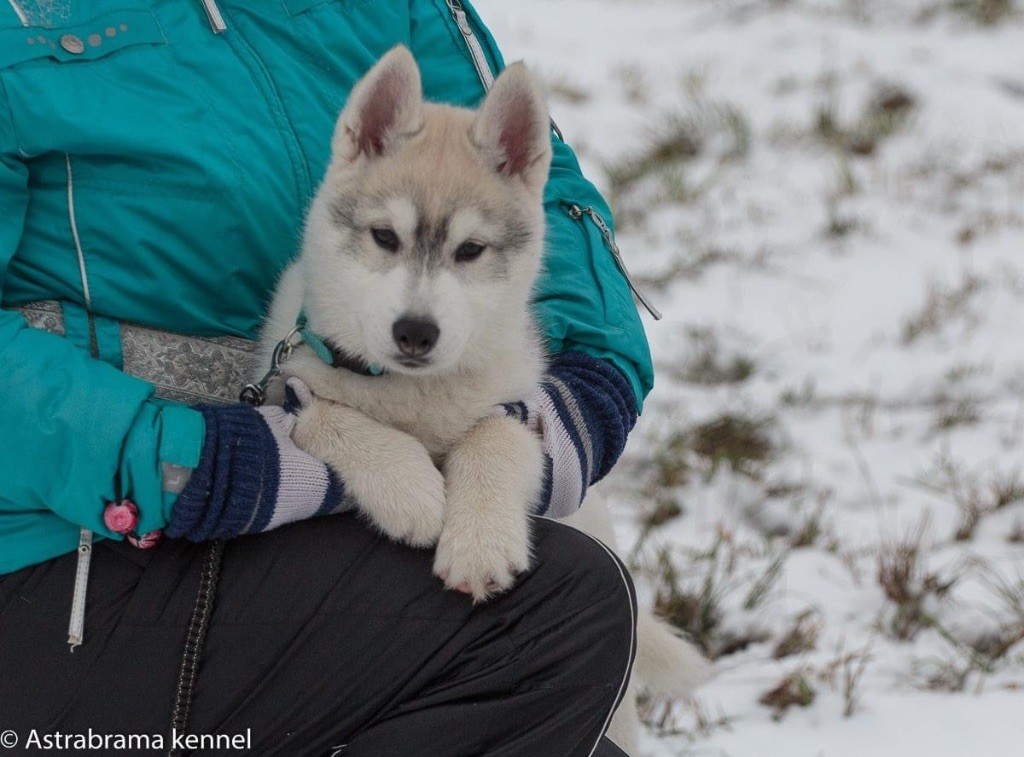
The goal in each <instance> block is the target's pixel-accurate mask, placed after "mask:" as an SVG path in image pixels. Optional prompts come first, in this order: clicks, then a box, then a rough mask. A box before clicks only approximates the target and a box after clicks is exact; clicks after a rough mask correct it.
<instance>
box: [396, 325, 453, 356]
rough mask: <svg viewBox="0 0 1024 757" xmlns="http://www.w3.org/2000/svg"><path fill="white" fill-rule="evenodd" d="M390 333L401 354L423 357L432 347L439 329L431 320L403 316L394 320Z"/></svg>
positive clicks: (439, 334) (435, 342)
mask: <svg viewBox="0 0 1024 757" xmlns="http://www.w3.org/2000/svg"><path fill="white" fill-rule="evenodd" d="M391 333H392V334H393V335H394V337H395V344H397V345H398V349H399V350H401V351H402V354H403V355H408V356H409V357H423V356H424V355H426V354H427V353H429V352H430V351H431V350H432V349H434V345H435V344H437V338H438V337H439V336H441V329H439V328H438V327H437V324H436V323H434V322H433V321H431V320H426V319H423V318H410V317H409V316H403V317H401V318H399V319H398V320H397V321H395V325H394V326H392V327H391Z"/></svg>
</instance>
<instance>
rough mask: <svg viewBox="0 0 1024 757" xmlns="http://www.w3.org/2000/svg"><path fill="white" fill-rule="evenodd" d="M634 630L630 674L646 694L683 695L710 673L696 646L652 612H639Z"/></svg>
mask: <svg viewBox="0 0 1024 757" xmlns="http://www.w3.org/2000/svg"><path fill="white" fill-rule="evenodd" d="M636 633H637V650H636V662H635V663H634V664H633V678H634V680H635V681H636V683H637V685H638V687H639V688H640V689H642V690H644V691H646V692H647V693H648V694H651V695H652V696H656V697H667V698H675V697H679V696H685V695H686V694H690V693H691V692H693V690H694V689H696V688H698V687H699V686H701V685H702V684H704V683H706V682H707V681H708V680H709V679H710V678H711V677H712V675H713V674H714V670H713V668H712V665H711V663H710V662H709V661H708V660H707V659H706V658H705V657H704V655H702V654H701V653H700V651H699V650H698V649H697V647H695V646H694V645H693V644H691V643H690V642H689V641H687V640H686V639H684V638H683V637H682V636H680V635H679V633H678V632H676V630H675V629H674V628H673V627H672V626H670V625H669V624H668V623H666V622H665V621H664V620H661V619H660V618H658V617H656V616H655V615H653V614H652V613H649V612H641V613H640V617H639V618H638V619H637V628H636Z"/></svg>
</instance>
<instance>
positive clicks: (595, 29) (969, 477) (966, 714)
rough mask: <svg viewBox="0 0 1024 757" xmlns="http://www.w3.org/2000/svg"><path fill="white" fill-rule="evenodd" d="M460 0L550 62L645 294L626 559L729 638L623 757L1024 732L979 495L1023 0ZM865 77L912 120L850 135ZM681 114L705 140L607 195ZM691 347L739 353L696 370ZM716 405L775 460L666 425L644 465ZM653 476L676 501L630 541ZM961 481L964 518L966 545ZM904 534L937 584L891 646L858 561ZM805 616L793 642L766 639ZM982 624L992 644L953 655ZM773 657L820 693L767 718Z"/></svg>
mask: <svg viewBox="0 0 1024 757" xmlns="http://www.w3.org/2000/svg"><path fill="white" fill-rule="evenodd" d="M475 4H476V6H477V8H478V10H479V11H480V13H481V15H482V16H483V18H484V19H485V20H486V21H487V22H488V24H489V26H490V27H491V29H492V31H493V32H494V33H495V35H496V37H497V38H498V40H499V41H500V43H501V44H502V47H503V49H504V52H505V54H506V57H507V58H508V59H510V60H511V59H516V58H525V59H526V60H527V61H528V62H529V63H530V64H531V65H532V66H533V67H534V69H535V70H537V71H539V72H540V73H541V74H542V75H543V76H544V77H545V79H546V80H547V81H548V82H549V87H550V89H551V91H552V111H553V114H554V116H555V119H556V120H557V121H558V123H559V125H560V127H561V128H562V130H563V131H564V133H565V135H566V138H567V139H568V141H569V142H570V143H572V144H573V145H574V146H575V147H576V148H577V150H578V152H579V153H580V157H581V160H582V162H583V165H584V168H585V170H586V172H587V174H588V176H590V177H591V178H592V179H593V180H594V181H595V182H596V183H597V184H598V185H599V186H600V187H601V188H602V189H603V190H605V191H607V192H609V194H610V196H611V197H612V199H613V202H614V204H615V206H616V211H617V216H618V219H619V227H620V228H619V235H618V236H619V242H620V246H621V247H622V249H623V252H624V254H625V256H626V259H627V261H628V263H629V265H630V267H631V269H632V271H633V272H634V273H635V274H637V275H638V276H640V277H641V278H642V279H645V280H647V284H646V285H645V288H646V290H647V292H648V294H649V295H650V296H651V297H652V299H653V300H654V301H655V303H656V304H657V305H658V306H659V307H660V308H662V309H663V310H664V311H665V319H664V320H663V321H662V322H660V323H657V324H654V323H653V322H651V321H650V320H649V319H648V320H647V323H648V334H649V337H650V340H651V344H652V350H653V353H654V357H655V362H656V366H657V369H658V385H657V387H656V389H655V391H654V393H653V394H652V396H651V397H650V398H649V400H648V404H647V411H646V412H645V414H644V416H643V417H642V418H641V421H640V423H639V425H638V427H637V429H636V431H635V432H634V434H633V436H632V440H631V443H630V447H629V449H628V450H627V453H626V455H625V457H624V458H623V460H622V462H621V463H620V465H619V466H618V467H617V469H616V471H615V472H614V473H613V474H612V476H611V477H610V478H609V480H608V481H607V482H606V483H604V484H602V485H601V489H602V493H603V495H604V496H605V498H606V499H608V500H609V501H610V502H611V503H613V508H614V512H615V515H616V518H617V521H616V528H617V531H618V535H619V537H620V540H621V546H622V548H623V549H622V551H623V553H624V554H625V555H626V556H627V557H628V558H629V559H630V560H631V563H632V565H633V567H634V573H635V574H636V576H637V581H638V584H639V586H640V587H641V590H642V595H643V596H644V597H646V601H648V602H650V601H651V599H652V598H653V597H654V596H655V595H656V594H657V593H658V591H659V587H660V588H662V589H664V585H663V584H662V583H659V582H662V581H663V577H662V576H659V574H658V571H657V570H655V567H656V564H657V561H656V559H655V558H656V556H657V554H658V553H659V551H663V552H665V554H667V555H669V556H670V558H671V560H672V562H673V564H674V565H675V566H676V569H677V570H678V572H679V585H680V587H682V589H683V590H686V591H689V592H691V593H692V592H696V591H698V590H699V589H700V587H701V585H702V582H703V581H704V580H705V577H706V576H707V575H709V572H710V573H711V574H713V575H714V576H716V581H718V582H719V583H718V584H717V585H718V587H719V589H720V591H719V592H718V597H717V603H718V612H719V615H720V622H719V623H718V625H717V626H716V627H715V628H713V629H711V631H710V633H709V638H710V640H711V642H712V643H713V644H720V643H721V642H722V641H723V640H724V639H728V638H733V639H735V638H747V640H748V641H749V643H748V644H747V645H746V646H744V647H742V648H740V649H738V651H730V653H728V654H722V655H721V656H720V657H719V658H718V659H717V661H716V666H717V668H718V670H719V674H718V676H717V677H716V679H715V680H713V681H712V682H711V683H710V684H708V685H707V686H706V687H705V688H704V689H702V690H701V691H700V692H698V694H697V696H696V697H695V698H694V700H693V701H691V702H677V703H668V704H664V703H656V705H655V707H654V709H653V710H652V720H653V721H655V722H654V723H652V724H651V725H649V727H648V730H647V732H646V733H645V735H644V749H645V753H646V754H649V755H654V756H656V757H667V756H668V755H683V754H685V755H732V756H733V757H745V756H747V755H751V756H753V755H764V754H778V755H789V756H792V757H799V756H801V755H807V756H808V757H847V756H849V757H862V756H863V755H872V757H885V756H887V755H893V756H894V757H895V756H897V755H898V756H899V757H907V756H908V755H930V756H934V757H944V756H945V755H960V754H964V753H976V752H977V753H983V754H985V755H987V757H1003V756H1004V755H1005V756H1007V757H1009V756H1010V755H1019V754H1021V753H1022V752H1024V745H1022V744H1024V718H1022V717H1021V716H1020V713H1021V710H1022V707H1024V693H1022V692H1021V689H1022V688H1024V642H1019V641H1018V642H1016V643H1014V642H1013V637H1012V634H1013V633H1014V632H1015V630H1019V629H1021V628H1022V627H1024V593H1022V594H1021V595H1015V591H1014V590H1015V589H1017V590H1019V589H1020V588H1021V586H1022V585H1024V584H1022V581H1024V544H1022V543H1021V542H1020V541H1019V539H1018V540H1017V541H1011V540H1010V538H1011V535H1012V534H1014V532H1015V531H1018V530H1020V529H1021V526H1020V524H1022V523H1024V501H1021V500H1020V499H1018V498H1015V497H1012V496H1011V497H1009V498H1010V499H1011V500H1012V501H1010V502H1009V503H1006V504H1004V505H1003V506H1000V507H998V508H997V507H996V506H995V504H996V501H995V498H996V494H995V493H994V492H995V491H996V489H998V488H999V487H1001V489H1002V490H1003V491H1009V490H1016V489H1019V488H1021V487H1024V447H1022V438H1024V345H1022V343H1021V336H1020V334H1021V324H1024V257H1022V255H1024V251H1022V249H1021V246H1022V243H1024V129H1022V128H1021V124H1022V123H1024V8H1022V7H1021V6H1020V5H1019V4H1018V6H1017V7H1016V9H1015V10H1011V12H1010V13H1009V14H1008V15H1007V16H1006V17H1005V18H1001V19H998V22H997V23H993V24H990V25H987V24H985V23H982V22H981V21H980V20H979V18H981V16H978V15H972V13H971V12H970V11H971V9H972V8H975V9H978V8H980V9H982V10H985V9H992V8H995V9H996V10H997V11H998V9H999V7H1001V6H1002V3H1000V2H998V0H965V1H963V2H952V0H900V1H899V2H891V1H890V2H884V0H777V1H770V0H559V1H558V2H542V1H541V0H517V2H514V3H513V2H508V1H507V0H503V1H501V0H477V2H476V3H475ZM885 87H890V88H892V87H896V88H898V91H899V92H901V93H904V94H906V95H907V96H909V98H910V99H911V105H910V107H909V108H907V109H906V111H904V112H901V113H900V117H901V118H902V117H903V116H905V118H904V119H903V120H901V121H899V122H898V123H895V124H893V125H891V126H892V128H890V129H888V130H886V129H887V127H886V125H884V124H883V125H882V126H877V124H875V125H874V126H876V127H877V128H878V129H880V131H878V133H873V137H872V138H873V139H874V140H875V144H873V145H872V147H873V149H867V150H863V149H853V148H850V147H849V144H850V143H849V141H848V139H849V137H850V134H849V133H847V132H852V131H855V130H856V128H855V127H856V124H858V123H861V122H864V117H866V114H869V109H870V107H871V103H872V102H873V98H877V97H878V96H879V93H880V92H883V91H884V90H885ZM673 114H674V115H675V116H676V117H678V118H681V119H684V120H685V119H689V120H688V121H686V122H687V123H690V124H692V125H694V126H692V129H695V130H696V131H695V132H694V133H696V134H698V136H699V138H700V148H699V150H698V154H697V155H695V156H691V157H689V158H686V159H682V160H678V161H676V162H675V164H674V168H672V170H669V171H666V170H660V169H658V168H657V167H655V168H654V169H653V170H650V171H647V172H646V174H645V175H644V176H642V177H641V178H640V179H639V180H638V181H636V182H635V183H634V184H633V185H632V186H627V187H625V188H623V187H622V186H621V185H620V186H618V187H616V185H615V183H614V181H613V178H614V175H615V169H616V168H620V167H621V166H623V165H624V161H627V160H628V159H629V158H631V157H634V158H635V157H637V156H638V155H641V154H642V152H643V151H644V150H645V149H646V148H647V146H649V145H650V144H651V142H652V140H653V139H655V138H656V135H658V134H659V133H664V131H665V128H666V126H665V125H666V123H667V119H670V118H671V117H672V116H673ZM823 117H824V118H831V119H832V122H833V123H835V124H837V125H838V129H839V130H840V132H842V133H841V134H839V135H838V136H834V138H831V137H829V134H830V132H828V130H827V128H823V127H821V126H820V124H822V118H823ZM861 125H862V126H864V123H861ZM865 128H869V130H870V129H871V128H874V127H873V126H872V124H871V123H867V126H866V127H865ZM844 140H847V141H844ZM616 190H618V191H616ZM673 272H674V273H673ZM695 334H698V335H695ZM702 339H703V340H704V341H703V342H702V341H701V340H702ZM708 340H710V341H711V342H713V343H714V344H715V345H716V346H717V353H716V357H715V360H716V361H717V362H718V363H719V364H726V365H728V364H731V361H732V360H734V359H736V358H740V359H742V360H744V361H749V363H750V365H751V366H752V373H751V375H750V376H749V377H744V378H743V380H738V381H733V382H727V383H723V382H717V383H695V382H694V381H693V380H692V375H690V377H689V379H688V378H687V370H686V369H687V368H688V366H689V367H692V366H693V364H694V363H693V361H694V356H695V355H698V354H699V353H700V349H701V345H702V344H703V345H704V346H705V347H706V345H707V344H708ZM691 373H692V372H691ZM724 415H732V416H735V417H741V418H748V419H754V420H765V424H764V426H763V431H764V434H765V435H766V437H767V438H768V440H769V441H770V444H771V446H772V449H771V452H770V454H769V455H768V457H767V459H765V460H762V461H754V462H752V463H751V465H750V466H749V467H748V468H746V469H745V470H744V472H737V471H734V470H732V469H731V468H730V467H729V465H728V464H724V463H723V464H720V465H718V466H717V467H716V468H714V469H712V467H711V466H709V464H708V460H707V459H706V458H702V457H701V456H700V455H699V454H697V453H696V452H695V451H694V450H693V449H692V444H690V446H689V447H687V446H686V445H684V449H683V450H682V451H680V452H676V453H673V454H678V455H679V457H680V461H681V463H683V464H684V467H685V468H686V470H687V473H686V475H683V476H681V477H680V479H679V480H676V481H671V482H669V483H668V484H666V483H665V482H664V481H662V482H658V481H657V480H656V463H657V460H658V458H659V456H661V457H664V456H665V455H666V454H668V453H667V452H666V450H668V449H669V444H668V443H669V441H670V440H671V439H672V438H673V435H675V436H676V437H677V438H678V437H680V434H682V435H684V438H686V439H692V433H691V432H692V430H693V429H694V428H695V427H697V426H699V425H700V424H703V423H706V422H709V421H713V420H715V419H717V418H721V417H722V416H724ZM686 434H691V436H685V435H686ZM688 444H689V442H688ZM1015 476H1019V479H1015ZM993 487H995V489H994V488H993ZM655 497H657V498H659V499H660V500H664V501H671V502H674V503H675V504H677V505H679V506H680V507H681V509H682V513H681V515H680V516H679V517H676V518H672V519H669V520H668V522H667V523H665V524H664V525H660V526H658V527H655V528H653V529H650V533H645V529H644V528H643V525H642V524H643V520H644V517H645V515H646V514H648V513H649V512H650V511H651V508H652V499H653V498H655ZM958 502H959V503H960V506H958V504H957V503H958ZM971 503H974V505H976V506H977V507H978V508H980V511H981V512H980V515H979V516H978V522H977V524H976V527H974V528H973V529H967V530H968V532H969V533H967V534H966V536H965V538H963V539H961V540H957V539H956V538H954V535H955V532H956V531H957V530H958V528H960V525H961V523H962V521H963V518H964V512H965V511H964V510H963V507H967V508H968V509H969V508H970V506H971ZM819 509H820V519H819V520H820V523H819V533H818V534H816V535H814V536H813V538H811V539H809V542H810V543H809V544H807V545H804V546H797V547H794V546H793V541H794V535H795V534H796V533H797V532H799V531H800V529H801V528H802V527H803V524H805V523H806V522H807V519H808V518H810V517H812V516H813V515H814V513H816V512H818V510H819ZM916 533H920V534H921V547H920V549H921V560H920V565H919V570H920V575H919V576H918V580H917V585H920V583H921V581H923V580H924V576H925V575H927V574H929V573H934V574H935V576H936V581H937V582H938V583H939V584H941V583H943V582H944V581H946V580H948V579H954V578H955V579H956V581H955V583H954V584H953V585H952V587H950V588H949V590H948V591H946V592H945V595H944V596H935V595H934V594H935V593H934V592H931V593H930V594H929V596H927V597H925V598H924V599H923V600H922V603H923V604H922V607H923V611H924V614H925V615H926V616H927V618H928V622H926V623H924V624H922V625H920V627H915V628H914V629H913V630H912V631H911V632H909V633H908V634H907V635H908V636H909V637H910V638H907V639H901V638H898V636H899V634H897V633H895V632H894V627H895V623H894V620H893V618H894V614H895V613H896V610H897V608H896V605H895V604H894V603H893V602H892V601H890V600H888V599H887V597H886V594H885V592H884V590H883V587H882V586H881V585H880V583H879V580H878V576H879V568H878V563H879V558H880V555H883V556H884V555H886V554H891V553H892V550H893V545H895V544H897V543H899V542H900V541H901V540H905V539H907V538H909V537H911V536H913V535H914V534H916ZM716 544H717V545H718V551H717V553H715V557H714V558H710V557H709V554H710V552H711V550H712V548H713V547H714V546H715V545H716ZM776 560H778V561H779V564H780V565H781V568H780V570H779V575H778V576H777V579H776V580H775V581H773V582H772V581H768V582H767V583H768V584H769V586H768V588H767V590H766V591H765V592H764V597H763V598H760V599H759V600H758V601H755V602H753V604H752V606H751V605H750V604H749V603H747V602H746V601H745V600H746V598H747V595H748V594H749V592H750V588H751V587H752V586H754V585H755V584H756V583H757V582H758V581H759V580H762V578H763V577H764V576H765V574H766V572H767V571H769V567H770V566H771V565H772V563H773V561H776ZM940 594H941V592H940ZM808 611H809V612H810V615H809V617H810V618H811V619H812V621H813V623H814V624H816V626H817V627H818V628H819V629H820V630H819V636H818V639H817V643H816V645H815V648H813V649H810V650H807V651H804V652H802V653H800V654H796V655H793V656H790V657H785V658H783V659H781V660H775V659H773V657H772V651H773V649H774V647H775V644H776V643H777V641H778V640H779V638H780V637H781V636H782V635H784V634H785V633H786V631H787V630H788V629H789V628H790V627H792V625H793V623H794V622H795V619H796V618H797V617H798V616H799V615H800V614H801V613H804V612H808ZM993 633H995V634H1002V637H1003V638H1007V639H1009V641H1008V644H1009V647H1008V649H1007V651H1005V653H1004V654H1001V655H999V656H998V657H997V658H996V659H993V660H990V661H989V663H990V664H986V665H980V666H979V665H972V664H971V663H972V657H971V655H972V652H971V650H972V647H971V645H974V648H979V649H980V648H983V645H982V644H981V642H982V641H983V639H982V637H983V636H984V635H985V634H993ZM727 651H728V650H727ZM974 655H975V656H974V658H973V662H975V663H976V662H977V661H978V659H979V658H978V657H977V653H974ZM794 671H798V672H801V673H802V674H803V675H804V676H805V678H806V680H807V681H808V683H809V684H810V685H811V687H812V688H813V689H814V691H815V692H816V696H815V698H814V700H813V702H812V703H811V704H810V705H809V706H808V707H806V708H802V707H798V706H797V707H792V708H790V709H788V710H787V711H786V712H784V713H782V714H781V716H779V717H778V718H777V719H776V718H775V717H773V712H772V710H771V709H770V708H769V707H766V706H764V705H762V704H760V703H759V699H760V697H761V696H762V695H763V694H764V693H765V692H766V691H768V690H769V689H772V688H773V687H775V686H776V685H777V684H778V683H780V682H781V681H782V679H783V678H784V677H785V676H786V675H788V674H790V673H792V672H794ZM951 672H960V673H963V675H962V676H960V681H959V683H960V685H952V686H951V685H949V684H948V680H949V676H950V674H951ZM851 677H852V678H854V679H855V682H854V685H853V692H854V694H853V699H854V703H853V707H852V713H851V714H849V715H847V714H846V713H845V712H844V711H845V710H846V709H847V704H848V702H847V699H848V698H847V696H846V695H845V694H844V691H843V688H844V681H845V680H848V679H850V678H851ZM955 677H956V676H954V678H955ZM949 689H956V690H954V691H950V690H949ZM665 707H668V711H667V713H668V714H667V717H665V718H662V715H663V714H664V712H665V710H664V708H665Z"/></svg>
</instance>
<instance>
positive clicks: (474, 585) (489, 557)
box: [434, 503, 530, 602]
mask: <svg viewBox="0 0 1024 757" xmlns="http://www.w3.org/2000/svg"><path fill="white" fill-rule="evenodd" d="M492 504H493V503H492ZM449 512H450V511H449ZM529 567H530V529H529V518H528V517H527V516H526V513H525V511H524V510H523V509H522V508H521V507H514V506H510V507H506V508H504V510H502V508H500V507H497V508H495V509H494V510H490V511H487V512H476V513H472V512H462V513H460V514H459V517H456V518H451V519H449V520H448V521H447V522H446V523H445V526H444V530H443V531H442V532H441V540H440V542H439V543H438V545H437V555H436V556H435V558H434V575H436V576H438V577H439V578H440V579H441V580H442V581H444V584H445V586H446V587H447V588H449V589H454V590H456V591H461V592H462V593H464V594H471V595H472V596H473V601H474V602H483V601H485V600H486V599H487V598H488V597H490V596H491V595H492V594H497V593H500V592H502V591H505V590H506V589H508V588H510V587H511V586H512V584H513V583H515V580H516V576H517V575H519V574H520V573H522V572H523V571H525V570H526V569H527V568H529Z"/></svg>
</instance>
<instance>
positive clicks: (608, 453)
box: [499, 351, 637, 518]
mask: <svg viewBox="0 0 1024 757" xmlns="http://www.w3.org/2000/svg"><path fill="white" fill-rule="evenodd" d="M501 411H503V412H504V413H505V414H507V415H509V416H511V417H513V418H516V419H518V420H519V421H521V422H522V423H523V424H525V425H526V426H527V427H529V428H530V429H532V430H533V431H535V432H536V433H537V434H539V435H540V437H541V447H542V449H543V451H544V485H543V487H542V490H541V495H540V500H539V501H538V502H537V504H536V507H535V509H534V512H536V514H538V515H546V516H548V517H551V518H565V517H567V516H569V515H572V514H573V513H574V512H576V511H577V510H578V509H579V507H580V504H581V503H582V502H583V498H584V497H585V496H586V494H587V488H588V487H589V486H590V485H591V484H595V483H597V482H598V481H600V480H601V479H602V478H604V476H605V475H606V474H607V473H608V471H610V470H611V469H612V466H613V465H615V462H616V461H617V460H618V459H619V455H621V454H622V450H623V448H624V447H625V446H626V437H627V436H628V435H629V432H630V431H631V430H632V428H633V426H634V424H635V423H636V418H637V412H636V401H635V399H634V396H633V390H632V388H631V387H630V385H629V382H627V381H626V378H625V377H624V376H623V375H622V373H621V372H620V371H619V370H618V369H617V368H616V367H615V366H614V365H612V364H611V363H609V362H607V361H605V360H600V359H598V358H595V357H591V356H590V355H587V354H585V353H582V352H576V351H566V352H562V353H559V354H558V355H556V356H555V357H554V359H553V360H552V362H551V366H550V367H549V369H548V372H547V374H546V375H545V376H544V379H543V380H542V381H541V384H540V387H539V388H538V389H537V390H536V391H535V392H534V393H533V395H532V396H530V397H529V398H527V399H526V400H525V401H522V402H514V403H509V404H505V405H502V406H501V407H500V408H499V412H501Z"/></svg>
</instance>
